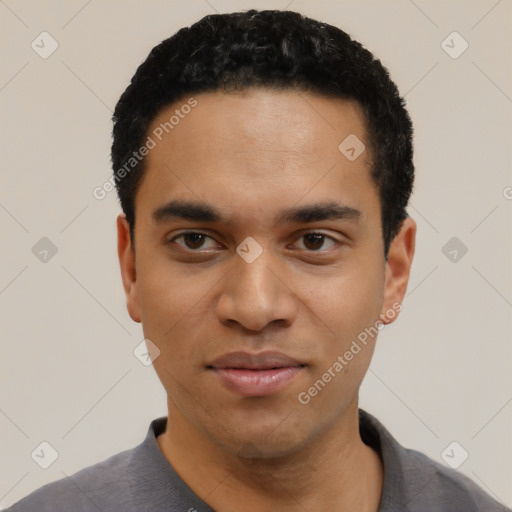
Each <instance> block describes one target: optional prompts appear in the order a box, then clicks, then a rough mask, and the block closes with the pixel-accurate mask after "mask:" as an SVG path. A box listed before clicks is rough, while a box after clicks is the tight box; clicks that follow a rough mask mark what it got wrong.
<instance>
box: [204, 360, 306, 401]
mask: <svg viewBox="0 0 512 512" xmlns="http://www.w3.org/2000/svg"><path fill="white" fill-rule="evenodd" d="M302 370H304V367H302V366H289V367H286V368H272V369H269V370H247V369H238V368H213V371H214V372H215V374H216V375H217V376H218V377H219V378H220V380H221V382H222V384H224V386H226V387H227V388H228V389H229V390H231V391H233V392H234V393H237V394H238V395H242V396H268V395H272V394H274V393H277V392H278V391H280V390H281V389H283V388H284V387H285V386H286V385H287V384H288V383H289V382H290V381H291V380H292V379H293V378H294V377H296V376H297V374H298V373H300V372H301V371H302Z"/></svg>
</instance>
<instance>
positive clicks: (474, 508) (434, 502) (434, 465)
mask: <svg viewBox="0 0 512 512" xmlns="http://www.w3.org/2000/svg"><path fill="white" fill-rule="evenodd" d="M402 450H403V470H404V475H405V477H404V485H405V488H406V496H407V497H408V503H407V506H408V509H409V510H410V511H411V512H416V511H418V512H419V511H423V510H436V511H438V512H445V511H446V512H459V511H460V512H480V511H485V512H506V511H509V510H510V509H508V508H506V507H505V506H504V505H502V504H501V503H499V502H498V501H496V500H495V499H494V498H493V497H491V496H490V495H489V494H487V493H486V492H485V491H483V490H482V489H481V488H480V487H479V486H478V485H477V484H476V483H475V482H473V480H471V479H470V478H468V477H467V476H465V475H463V474H462V473H460V472H459V471H456V470H454V469H451V468H448V467H445V466H443V465H442V464H440V463H438V462H436V461H434V460H432V459H431V458H429V457H428V456H427V455H425V454H424V453H421V452H418V451H416V450H411V449H406V448H402Z"/></svg>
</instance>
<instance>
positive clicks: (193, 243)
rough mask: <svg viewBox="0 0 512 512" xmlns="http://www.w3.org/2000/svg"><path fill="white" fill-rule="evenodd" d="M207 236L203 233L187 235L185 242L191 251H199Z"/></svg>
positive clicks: (184, 236) (184, 237) (184, 238)
mask: <svg viewBox="0 0 512 512" xmlns="http://www.w3.org/2000/svg"><path fill="white" fill-rule="evenodd" d="M204 239H205V236H204V235H202V234H201V233H186V234H185V235H183V241H184V242H185V245H186V246H187V247H188V248H189V249H199V247H201V246H202V245H203V244H204Z"/></svg>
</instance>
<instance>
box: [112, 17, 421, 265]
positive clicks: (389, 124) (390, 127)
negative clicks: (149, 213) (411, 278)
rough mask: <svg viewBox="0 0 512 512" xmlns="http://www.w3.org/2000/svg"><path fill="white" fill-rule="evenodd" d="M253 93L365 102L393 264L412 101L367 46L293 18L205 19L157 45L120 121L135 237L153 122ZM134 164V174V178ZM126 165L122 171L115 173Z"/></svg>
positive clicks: (409, 183) (409, 166) (122, 189)
mask: <svg viewBox="0 0 512 512" xmlns="http://www.w3.org/2000/svg"><path fill="white" fill-rule="evenodd" d="M252 87H267V88H274V89H276V88H277V89H283V90H286V89H292V90H293V89H296V90H300V91H305V92H311V93H316V94H320V95H323V96H327V97H334V98H342V99H351V100H355V101H357V102H358V103H359V105H360V106H361V107H362V109H363V112H364V115H365V118H366V119H365V121H366V126H367V131H368V136H369V141H365V142H369V144H368V145H369V147H370V149H371V157H372V158H371V160H372V164H371V167H372V168H371V176H372V179H373V180H374V183H375V184H376V186H377V187H378V190H379V197H380V207H381V216H382V234H383V241H384V254H385V256H386V257H387V254H388V249H389V245H390V243H391V241H392V240H393V238H394V237H395V235H396V234H397V233H398V231H399V230H400V227H401V225H402V222H403V220H404V219H405V218H406V217H407V212H406V206H407V203H408V201H409V197H410V195H411V192H412V187H413V182H414V165H413V161H412V157H413V147H412V135H413V129H412V123H411V120H410V117H409V114H408V113H407V110H406V108H405V102H404V100H403V99H402V98H401V97H400V95H399V92H398V89H397V87H396V85H395V84H394V83H393V81H392V80H391V78H390V76H389V73H388V71H387V69H386V68H385V67H384V66H383V65H382V64H381V62H380V61H379V60H378V59H376V58H375V57H374V56H373V55H372V53H370V52H369V51H368V50H367V49H365V48H364V47H363V46H362V45H361V44H360V43H358V42H357V41H354V40H353V39H351V37H350V36H349V35H348V34H347V33H345V32H344V31H343V30H341V29H339V28H337V27H334V26H332V25H329V24H327V23H322V22H319V21H316V20H313V19H311V18H308V17H305V16H303V15H301V14H299V13H296V12H292V11H278V10H264V11H258V10H255V9H251V10H249V11H246V12H236V13H230V14H214V15H209V16H205V17H204V18H202V19H201V20H200V21H198V22H197V23H194V24H193V25H191V26H190V27H185V28H182V29H181V30H179V31H178V32H177V33H176V34H174V35H173V36H172V37H169V38H168V39H166V40H164V41H162V42H161V43H160V44H158V45H157V46H155V47H154V48H153V49H152V50H151V52H150V53H149V55H148V57H147V58H146V60H145V61H144V62H143V63H142V64H141V65H140V66H139V68H138V69H137V71H136V73H135V75H134V76H133V78H132V80H131V83H130V85H129V86H128V87H127V88H126V90H125V91H124V93H123V94H122V96H121V98H120V99H119V101H118V103H117V105H116V108H115V111H114V115H113V122H114V129H113V144H112V165H113V169H114V178H115V183H116V187H117V191H118V195H119V199H120V202H121V207H122V209H123V212H124V213H125V215H126V219H127V221H128V223H129V225H130V230H131V234H132V237H133V235H134V227H135V206H134V203H135V194H136V192H137V187H138V185H139V184H140V181H141V178H142V175H143V172H144V159H140V161H139V160H136V161H134V160H133V158H132V155H133V154H134V152H136V151H137V150H138V149H139V148H141V146H143V144H144V141H145V140H146V137H147V132H148V129H149V127H150V125H151V123H152V122H153V120H154V119H155V117H156V116H157V115H158V114H159V113H160V112H161V110H162V109H163V108H165V107H167V106H168V105H170V104H171V103H174V102H176V101H178V100H182V99H183V98H185V97H186V96H189V95H191V94H197V93H200V92H210V91H218V90H220V91H225V92H233V91H241V90H244V89H249V88H252ZM340 142H341V141H340ZM130 158H131V159H132V161H133V162H134V163H133V168H132V169H130V168H128V172H127V167H126V162H127V161H128V160H130ZM123 166H124V172H123V173H121V172H118V171H120V170H121V169H122V168H123ZM121 177H122V179H121Z"/></svg>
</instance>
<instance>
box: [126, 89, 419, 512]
mask: <svg viewBox="0 0 512 512" xmlns="http://www.w3.org/2000/svg"><path fill="white" fill-rule="evenodd" d="M195 98H196V99H197V101H198V105H197V106H196V107H195V108H194V109H193V110H192V111H191V112H190V113H189V114H188V115H187V116H185V117H184V119H182V120H180V123H179V125H177V126H175V127H174V129H173V130H172V131H170V132H169V134H168V135H167V136H166V137H165V138H163V139H162V141H161V142H159V143H158V144H157V146H156V147H155V148H154V149H152V150H151V151H150V153H149V154H148V156H147V160H146V170H145V174H144V177H143V180H142V183H141V185H140V187H139V189H138V191H137V194H136V198H135V209H136V217H135V219H136V220H135V244H133V243H132V240H131V239H130V233H129V226H128V224H127V222H126V220H125V218H124V215H120V216H119V218H118V222H117V225H118V251H119V260H120V265H121V272H122V278H123V284H124V289H125V292H126V297H127V304H128V311H129V313H130V316H131V318H132V319H133V320H134V321H136V322H141V323H142V326H143V330H144V335H145V337H146V338H149V339H150V340H151V341H152V342H153V343H154V344H155V345H157V346H158V348H159V350H160V355H159V357H157V358H156V359H155V360H154V362H153V364H154V367H155V370H156V372H157V374H158V377H159V378H160V380H161V382H162V384H163V385H164V387H165V389H166V392H167V397H168V423H167V429H166V431H165V432H164V433H163V434H161V435H160V436H159V437H158V439H157V441H158V444H159V446H160V448H161V450H162V452H163V454H164V456H165V457H166V458H167V460H168V461H169V462H170V463H171V464H172V466H173V467H174V469H175V470H176V471H177V472H178V474H179V475H180V476H181V477H182V478H183V479H184V481H185V482H186V483H187V484H188V485H189V487H190V488H191V489H192V490H193V491H194V492H195V493H196V494H197V495H198V496H200V497H201V498H202V499H203V500H204V501H206V502H207V503H208V504H209V505H210V506H211V507H213V508H214V509H216V510H222V511H223V512H224V511H225V512H230V511H239V510H244V511H246V512H252V511H258V512H262V511H263V512H265V511H274V510H280V511H284V512H288V511H304V510H307V511H321V510H353V511H376V510H377V508H378V504H379V499H380V496H381V491H382V481H383V469H382V464H381V461H380V458H379V457H378V455H377V453H376V452H374V451H373V450H372V449H371V448H370V447H368V446H367V445H365V444H364V443H363V442H362V440H361V438H360V435H359V429H358V417H357V410H358V391H359V387H360V385H361V382H362V380H363V377H364V375H365V373H366V371H367V369H368V366H369V364H370V361H371V357H372V354H373V350H374V346H375V341H376V337H374V338H372V339H370V341H369V342H368V344H367V345H366V346H365V347H364V348H363V349H362V350H361V352H359V353H358V354H357V355H355V356H354V358H353V359H352V360H351V361H350V362H349V363H348V364H347V365H346V366H345V367H344V368H343V370H342V371H341V372H339V373H337V374H336V376H335V377H334V378H332V380H331V381H330V382H329V383H328V384H327V385H326V386H325V387H324V388H323V389H322V390H321V392H319V393H318V394H317V395H316V396H315V397H314V398H312V399H311V401H310V402H309V403H308V404H307V405H304V404H301V403H300V402H299V400H298V399H297V397H298V395H299V393H301V392H304V391H307V390H308V389H309V388H310V387H311V386H312V385H313V384H314V383H315V381H317V380H318V379H319V378H321V376H322V374H324V373H325V372H326V371H327V370H328V368H330V367H332V366H333V363H334V362H335V361H336V360H337V357H338V356H339V355H343V354H344V353H345V352H346V351H347V350H348V349H349V347H350V345H351V343H352V341H353V340H354V339H356V338H357V335H358V334H359V333H360V332H362V331H364V329H365V328H367V327H370V326H374V325H375V324H376V322H377V321H378V320H379V319H380V318H382V319H383V323H384V324H387V323H391V322H392V321H393V320H394V319H396V317H397V316H398V315H395V316H394V318H385V315H386V313H387V312H389V311H390V310H392V309H393V305H394V304H395V306H396V304H398V303H401V301H402V299H403V297H404V295H405V292H406V288H407V283H408V279H409V273H410V268H411V264H412V260H413V255H414V245H415V235H416V224H415V222H414V220H413V219H411V218H407V219H406V220H405V221H404V223H403V225H402V227H401V230H400V232H399V233H398V235H397V236H396V237H395V238H394V240H393V241H392V243H391V247H390V250H389V254H388V259H387V261H386V259H385V258H384V253H383V239H382V230H381V215H380V201H379V196H378V190H377V188H376V186H375V185H374V183H373V181H372V180H371V177H370V166H371V155H370V151H369V149H368V148H369V143H368V144H366V143H365V145H366V148H367V149H366V150H365V151H364V152H363V154H362V155H361V156H360V157H359V158H357V159H356V160H355V161H353V162H351V161H349V160H348V159H347V158H346V157H345V156H344V155H343V154H342V153H341V152H340V151H339V150H338V145H339V144H340V142H341V141H343V140H344V139H345V138H346V137H347V136H348V135H349V134H355V135H356V136H357V137H358V138H359V139H360V140H361V141H363V142H365V141H366V142H368V141H367V136H366V129H365V121H364V117H363V114H362V111H361V109H360V108H359V106H358V104H357V103H355V102H353V101H347V100H340V99H332V98H326V97H321V96H317V95H313V94H310V93H304V92H300V93H299V92H296V91H291V90H289V91H274V90H269V89H261V88H256V89H250V90H246V91H243V92H241V93H222V92H212V93H201V94H198V95H196V96H195ZM185 102H186V99H185V100H184V101H182V102H178V103H176V104H174V105H171V106H169V107H168V108H165V109H164V110H163V111H162V112H161V113H160V115H159V116H158V117H157V118H156V119H155V120H154V122H153V124H152V126H151V127H150V129H149V131H148V134H150V133H151V132H152V130H153V129H154V128H156V127H157V126H158V125H159V124H160V123H161V122H165V121H166V120H168V119H169V117H170V116H171V115H172V113H173V112H174V110H175V109H176V108H180V106H181V105H182V104H184V103H185ZM176 199H179V200H187V201H194V202H199V203H201V204H204V203H207V204H208V205H210V206H212V207H214V208H215V209H217V210H218V211H219V212H220V213H221V214H222V215H223V216H224V217H225V222H204V221H201V222H199V221H192V220H184V219H180V218H172V219H163V220H162V219H161V220H159V221H157V220H156V219H155V218H154V216H153V212H154V211H155V210H156V209H158V208H160V207H162V206H163V205H165V204H166V203H168V202H169V201H171V200H176ZM322 202H338V203H342V204H343V205H347V206H350V207H352V208H354V209H357V210H359V211H360V215H359V216H358V217H357V218H343V219H328V220H319V221H315V222H311V223H308V222H293V223H289V222H282V221H279V220H276V219H278V217H279V214H280V213H281V212H282V211H283V210H284V209H287V208H292V207H297V206H299V207H302V206H307V205H312V204H317V203H322ZM183 230H194V231H198V232H200V233H204V234H206V235H207V237H204V238H201V237H199V242H198V239H197V237H196V238H192V241H191V239H190V237H189V238H184V237H181V238H175V237H177V236H178V235H179V234H182V233H183ZM311 232H321V233H323V234H325V235H326V237H325V238H321V239H320V242H318V239H313V242H311V238H308V237H306V236H304V235H305V234H306V233H311ZM248 236H251V237H253V238H254V239H255V240H256V241H257V242H258V243H259V245H260V246H261V248H262V249H263V252H262V254H261V255H260V256H259V257H258V258H257V259H256V260H255V261H254V262H252V263H247V262H246V261H245V260H244V259H242V258H241V257H240V256H239V254H237V252H236V248H237V246H238V245H239V244H240V243H241V242H242V241H243V240H244V239H245V238H246V237H248ZM322 240H323V244H322ZM187 243H188V247H187ZM201 243H202V244H203V245H201ZM315 244H316V245H315ZM134 246H135V247H134ZM239 350H242V351H246V352H253V353H254V352H261V351H264V350H278V351H280V352H283V353H284V354H286V355H288V356H290V357H293V358H295V359H297V360H299V361H300V362H302V363H304V364H305V368H303V370H302V371H300V372H298V374H297V375H296V376H295V378H294V379H293V380H292V381H291V382H289V383H288V385H287V386H286V387H285V388H283V389H281V390H280V391H278V392H276V393H274V394H272V395H269V396H264V397H263V396H257V397H247V396H240V395H238V394H236V393H234V392H232V391H230V390H229V389H227V388H226V387H225V386H223V385H222V383H221V382H220V379H219V378H218V376H217V375H215V374H214V373H213V372H212V371H210V370H209V369H208V368H207V365H208V363H210V362H211V361H212V360H213V359H215V358H217V357H218V356H220V355H223V354H226V353H228V352H232V351H239Z"/></svg>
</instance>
